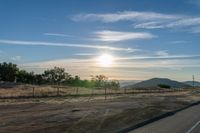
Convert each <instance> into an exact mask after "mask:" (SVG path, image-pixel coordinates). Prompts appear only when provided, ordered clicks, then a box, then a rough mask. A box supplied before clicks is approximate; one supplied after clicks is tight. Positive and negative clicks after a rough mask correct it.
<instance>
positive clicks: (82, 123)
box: [0, 92, 200, 133]
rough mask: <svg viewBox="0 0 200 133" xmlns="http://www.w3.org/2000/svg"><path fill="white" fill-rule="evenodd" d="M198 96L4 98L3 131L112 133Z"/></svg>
mask: <svg viewBox="0 0 200 133" xmlns="http://www.w3.org/2000/svg"><path fill="white" fill-rule="evenodd" d="M199 100H200V94H199V92H179V93H178V92H177V93H163V94H137V95H136V94H135V95H130V94H129V95H120V96H112V97H109V99H108V100H104V97H103V96H97V97H96V96H95V97H92V98H91V97H75V98H74V97H68V98H43V99H42V98H40V99H6V100H3V99H1V100H0V132H1V133H12V132H15V133H29V132H32V133H36V132H37V133H55V132H59V133H62V132H67V133H68V132H69V133H83V132H87V133H93V132H97V133H104V132H105V133H112V132H116V131H118V130H120V129H122V128H126V127H129V126H130V125H133V124H136V123H138V122H141V121H143V120H145V119H148V118H151V117H153V116H156V115H158V114H162V113H164V112H167V111H171V110H175V109H178V108H181V107H184V106H186V105H188V104H189V103H192V102H195V101H199Z"/></svg>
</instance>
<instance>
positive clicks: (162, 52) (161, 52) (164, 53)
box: [156, 50, 169, 56]
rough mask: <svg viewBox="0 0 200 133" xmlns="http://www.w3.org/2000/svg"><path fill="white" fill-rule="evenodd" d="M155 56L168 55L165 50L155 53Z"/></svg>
mask: <svg viewBox="0 0 200 133" xmlns="http://www.w3.org/2000/svg"><path fill="white" fill-rule="evenodd" d="M156 55H158V56H169V53H168V52H167V51H166V50H161V51H157V52H156Z"/></svg>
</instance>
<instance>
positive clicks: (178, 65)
mask: <svg viewBox="0 0 200 133" xmlns="http://www.w3.org/2000/svg"><path fill="white" fill-rule="evenodd" d="M199 58H200V55H171V56H170V55H168V56H145V57H124V58H122V57H115V59H114V62H113V64H112V67H111V68H102V67H100V66H99V65H98V62H97V59H95V58H88V59H57V60H49V61H43V62H33V63H26V64H22V65H20V67H22V68H24V69H26V70H27V69H28V70H30V71H33V70H34V71H35V70H39V69H40V70H45V69H49V68H53V67H54V66H59V67H63V68H65V69H66V70H67V72H69V73H70V74H72V75H77V74H78V75H80V76H81V78H88V77H90V75H97V74H104V75H107V76H109V77H111V78H113V77H116V78H117V77H118V78H122V77H123V78H126V77H129V76H130V77H132V78H133V77H135V76H137V75H140V74H141V73H143V72H146V71H147V72H153V71H157V72H158V73H159V71H160V70H162V74H163V71H164V70H169V69H171V70H181V69H182V68H199V67H200V61H199ZM133 60H134V61H133ZM80 66H81V67H80ZM88 68H89V69H88ZM138 70H139V71H138ZM134 71H138V73H137V75H135V74H136V73H135V72H134ZM154 74H155V73H152V74H151V75H149V76H151V77H154V76H155V75H154ZM131 75H132V76H131ZM146 76H147V75H146V74H145V75H144V77H146Z"/></svg>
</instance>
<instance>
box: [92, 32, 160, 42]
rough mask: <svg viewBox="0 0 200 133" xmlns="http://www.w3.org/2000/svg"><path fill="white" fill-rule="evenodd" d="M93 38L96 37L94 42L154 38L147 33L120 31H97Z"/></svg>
mask: <svg viewBox="0 0 200 133" xmlns="http://www.w3.org/2000/svg"><path fill="white" fill-rule="evenodd" d="M95 36H96V39H95V40H98V41H105V42H118V41H126V40H137V39H151V38H155V37H156V36H155V35H152V34H150V33H147V32H120V31H110V30H103V31H97V32H95Z"/></svg>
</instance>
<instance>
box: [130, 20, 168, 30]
mask: <svg viewBox="0 0 200 133" xmlns="http://www.w3.org/2000/svg"><path fill="white" fill-rule="evenodd" d="M133 26H134V28H142V29H160V28H165V25H163V22H156V21H152V22H144V23H139V24H136V25H135V24H134V25H133Z"/></svg>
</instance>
